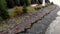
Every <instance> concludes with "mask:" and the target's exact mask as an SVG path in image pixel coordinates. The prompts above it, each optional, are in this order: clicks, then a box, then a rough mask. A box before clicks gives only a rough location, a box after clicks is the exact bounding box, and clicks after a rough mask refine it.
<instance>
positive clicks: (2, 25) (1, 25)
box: [0, 24, 9, 31]
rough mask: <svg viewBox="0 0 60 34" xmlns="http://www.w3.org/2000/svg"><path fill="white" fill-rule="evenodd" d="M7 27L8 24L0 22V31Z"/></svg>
mask: <svg viewBox="0 0 60 34" xmlns="http://www.w3.org/2000/svg"><path fill="white" fill-rule="evenodd" d="M8 27H9V25H8V24H0V31H2V30H4V29H6V28H8Z"/></svg>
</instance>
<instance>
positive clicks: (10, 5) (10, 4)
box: [6, 0, 15, 8]
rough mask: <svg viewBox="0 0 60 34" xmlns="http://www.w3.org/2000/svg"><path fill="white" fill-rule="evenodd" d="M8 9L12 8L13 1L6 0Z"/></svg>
mask: <svg viewBox="0 0 60 34" xmlns="http://www.w3.org/2000/svg"><path fill="white" fill-rule="evenodd" d="M6 2H7V6H8V8H12V7H14V5H15V4H14V1H13V0H6Z"/></svg>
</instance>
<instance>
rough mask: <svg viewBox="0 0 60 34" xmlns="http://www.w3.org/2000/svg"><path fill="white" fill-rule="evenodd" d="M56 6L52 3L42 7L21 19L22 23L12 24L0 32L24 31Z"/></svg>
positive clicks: (3, 33) (8, 33)
mask: <svg viewBox="0 0 60 34" xmlns="http://www.w3.org/2000/svg"><path fill="white" fill-rule="evenodd" d="M55 8H56V6H54V5H51V6H49V7H46V8H42V9H41V10H39V11H37V12H36V13H34V14H32V15H27V16H26V17H25V19H23V20H22V21H20V23H18V24H15V25H12V26H11V27H10V28H8V29H6V30H4V31H1V32H0V34H16V33H18V32H24V31H26V30H27V29H29V28H31V27H32V25H33V24H34V23H36V22H37V21H38V20H41V19H42V18H43V17H44V16H45V15H47V14H48V13H50V12H51V11H52V10H54V9H55Z"/></svg>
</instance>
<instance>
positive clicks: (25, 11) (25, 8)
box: [23, 4, 27, 13]
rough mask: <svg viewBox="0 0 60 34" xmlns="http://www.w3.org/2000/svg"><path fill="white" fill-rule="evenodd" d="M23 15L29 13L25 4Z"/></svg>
mask: <svg viewBox="0 0 60 34" xmlns="http://www.w3.org/2000/svg"><path fill="white" fill-rule="evenodd" d="M23 13H27V7H26V4H24V6H23Z"/></svg>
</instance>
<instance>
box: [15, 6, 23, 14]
mask: <svg viewBox="0 0 60 34" xmlns="http://www.w3.org/2000/svg"><path fill="white" fill-rule="evenodd" d="M22 9H23V8H22V7H18V6H17V7H16V9H15V11H16V12H15V13H17V14H18V15H21V14H22V13H23V10H22Z"/></svg>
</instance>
